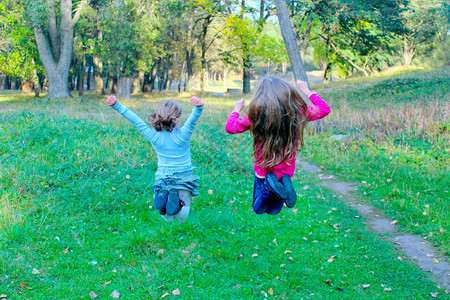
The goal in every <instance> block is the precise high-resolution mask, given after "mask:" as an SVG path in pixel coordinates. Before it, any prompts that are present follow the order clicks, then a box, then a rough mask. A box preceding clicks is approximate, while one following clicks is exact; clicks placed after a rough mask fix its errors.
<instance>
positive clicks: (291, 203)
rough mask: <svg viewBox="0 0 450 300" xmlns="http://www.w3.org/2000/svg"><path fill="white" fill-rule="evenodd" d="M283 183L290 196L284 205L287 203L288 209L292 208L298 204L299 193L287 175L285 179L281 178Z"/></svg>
mask: <svg viewBox="0 0 450 300" xmlns="http://www.w3.org/2000/svg"><path fill="white" fill-rule="evenodd" d="M281 183H282V184H283V186H284V188H285V189H286V191H287V192H288V196H287V198H286V200H285V202H284V203H286V206H287V207H289V208H291V207H293V206H294V205H295V203H296V202H297V192H296V191H295V189H294V186H293V185H292V181H291V177H290V176H289V175H287V174H284V175H283V177H281Z"/></svg>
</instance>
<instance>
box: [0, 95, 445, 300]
mask: <svg viewBox="0 0 450 300" xmlns="http://www.w3.org/2000/svg"><path fill="white" fill-rule="evenodd" d="M1 97H2V98H3V100H1V101H0V111H5V112H3V113H2V114H1V115H0V130H1V132H0V133H1V134H0V197H1V198H0V199H1V200H0V201H1V202H0V295H1V294H6V295H7V296H8V297H7V299H19V298H26V299H75V298H84V299H90V296H89V292H91V291H93V292H95V293H96V294H97V295H99V298H100V299H104V298H110V297H109V295H110V294H111V293H112V292H113V291H114V290H117V291H118V292H119V293H120V299H159V298H161V297H162V296H163V295H164V294H165V293H169V296H167V297H166V298H164V299H176V298H180V299H265V298H267V299H271V298H274V299H301V298H304V299H309V298H319V299H320V298H322V299H355V298H356V297H362V298H363V299H380V298H381V299H390V298H400V299H405V298H409V299H411V298H414V299H425V298H429V297H430V293H435V292H440V294H439V297H441V298H442V297H444V293H443V291H442V290H439V289H438V288H437V287H436V284H434V283H433V282H431V281H430V280H429V279H427V276H428V274H427V273H425V272H423V271H422V270H420V269H419V268H418V267H416V266H414V265H413V264H412V263H411V262H410V261H408V259H406V258H405V257H403V255H402V254H401V253H398V252H397V251H396V250H395V249H394V248H393V247H392V246H391V245H390V244H389V243H388V242H386V241H383V240H380V238H379V237H378V236H376V235H375V234H373V233H371V232H370V231H368V230H366V229H365V226H364V225H363V223H362V220H361V219H358V218H355V215H356V214H357V213H356V211H354V210H352V209H350V208H349V207H347V206H345V205H344V204H343V203H342V202H341V201H340V200H339V199H338V197H334V195H333V194H332V193H331V192H330V191H329V190H327V189H324V188H320V187H319V186H318V185H317V179H316V178H315V177H313V176H311V175H310V174H307V173H303V172H301V171H300V170H298V171H297V174H296V177H295V180H294V184H295V186H296V188H297V190H298V192H299V193H300V194H301V197H300V198H299V201H298V203H297V205H296V207H295V208H294V209H286V208H285V209H283V211H282V212H281V213H280V214H279V215H277V216H268V215H263V216H259V215H256V214H254V213H253V212H252V210H251V193H252V185H253V176H254V175H253V171H252V170H253V166H252V158H251V152H252V144H251V139H250V136H249V135H248V134H242V135H237V136H230V135H227V134H226V133H225V132H224V124H225V121H226V118H227V116H228V113H229V112H230V111H231V110H232V107H233V103H234V101H235V100H236V99H237V98H214V97H206V98H205V99H204V100H205V102H206V103H207V108H206V109H205V111H204V114H203V116H202V117H201V120H200V122H199V124H198V127H197V128H196V131H195V134H194V136H193V139H192V143H191V151H192V159H193V162H194V164H195V165H196V166H197V167H198V168H197V170H196V172H197V174H198V175H199V176H200V177H201V179H202V185H201V187H200V195H199V196H198V197H196V198H194V200H193V206H192V209H191V215H190V216H189V218H188V220H187V222H186V223H184V224H177V223H166V222H164V221H163V220H162V219H161V218H160V217H159V215H158V213H157V212H156V211H155V210H153V209H151V208H150V206H151V204H152V197H153V195H152V191H151V187H152V183H153V179H154V173H155V171H156V155H155V153H154V151H153V150H152V148H151V146H150V144H149V143H148V142H147V141H146V140H145V139H144V138H143V137H142V136H140V134H139V133H138V132H137V130H135V129H134V128H133V127H132V126H131V125H130V124H128V123H127V122H126V121H125V120H123V119H122V118H121V117H120V116H119V115H118V114H117V113H115V112H114V111H113V110H111V109H110V108H108V107H107V106H106V105H105V104H104V99H102V98H96V97H93V96H85V97H81V98H73V99H69V100H55V101H49V100H43V99H33V98H31V97H29V98H25V99H24V98H21V96H13V95H6V96H1ZM16 97H18V98H16ZM165 97H166V96H164V95H158V94H156V95H138V96H135V97H134V98H133V99H131V100H127V101H123V103H124V104H126V105H127V106H129V107H131V108H132V109H134V110H135V111H136V112H137V113H138V114H140V115H141V116H145V115H148V114H149V113H150V112H151V111H152V110H153V109H154V108H155V106H156V104H157V103H158V102H159V101H160V100H162V99H164V98H165ZM170 97H171V98H176V99H177V100H179V101H181V102H182V104H183V106H184V108H185V111H186V112H189V111H190V110H191V107H190V105H189V104H188V95H185V94H181V95H170ZM19 99H20V100H21V101H17V100H19ZM5 108H8V109H7V110H5ZM2 109H3V110H2ZM187 115H188V113H186V114H185V116H184V118H186V117H187ZM317 138H320V137H317ZM308 140H309V141H310V143H309V144H308V151H309V152H308V153H313V151H314V149H316V145H315V143H316V142H317V140H316V137H314V138H313V137H308ZM318 146H320V145H317V147H318ZM128 178H129V179H128ZM334 225H336V226H334ZM335 227H336V228H337V229H336V228H335ZM161 249H163V251H161ZM256 254H257V255H256ZM399 256H400V257H403V259H402V260H399V259H398V257H399ZM34 269H35V270H34ZM33 270H34V272H33ZM36 270H37V271H38V272H39V273H37V272H36ZM33 273H35V274H33ZM367 284H370V286H369V287H366V288H364V287H363V286H364V285H367ZM385 288H390V289H392V291H385ZM176 289H179V291H180V293H181V294H180V295H179V296H174V295H173V294H172V291H174V290H176ZM272 293H273V295H271V294H272Z"/></svg>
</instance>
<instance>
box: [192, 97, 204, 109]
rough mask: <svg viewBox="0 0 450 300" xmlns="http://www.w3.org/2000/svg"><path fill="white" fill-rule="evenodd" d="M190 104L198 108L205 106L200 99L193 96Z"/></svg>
mask: <svg viewBox="0 0 450 300" xmlns="http://www.w3.org/2000/svg"><path fill="white" fill-rule="evenodd" d="M191 104H192V105H194V106H199V107H201V106H203V105H205V103H204V102H203V101H202V100H201V99H200V98H198V97H195V96H192V98H191Z"/></svg>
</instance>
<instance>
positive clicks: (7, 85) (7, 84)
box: [4, 75, 11, 90]
mask: <svg viewBox="0 0 450 300" xmlns="http://www.w3.org/2000/svg"><path fill="white" fill-rule="evenodd" d="M4 89H5V90H10V89H11V77H9V76H8V75H5V85H4Z"/></svg>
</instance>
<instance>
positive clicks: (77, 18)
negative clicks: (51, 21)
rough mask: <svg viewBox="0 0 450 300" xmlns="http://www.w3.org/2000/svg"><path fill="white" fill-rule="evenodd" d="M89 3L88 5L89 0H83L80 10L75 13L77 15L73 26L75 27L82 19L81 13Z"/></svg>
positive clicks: (74, 17)
mask: <svg viewBox="0 0 450 300" xmlns="http://www.w3.org/2000/svg"><path fill="white" fill-rule="evenodd" d="M87 3H88V0H83V1H81V2H80V4H79V6H78V8H77V9H76V11H75V15H74V16H73V19H72V26H75V24H77V22H78V20H79V19H80V17H81V11H82V10H83V8H84V7H85V6H86V5H87Z"/></svg>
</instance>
